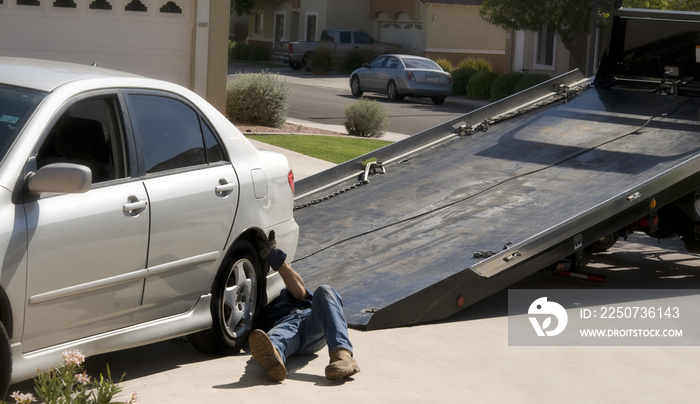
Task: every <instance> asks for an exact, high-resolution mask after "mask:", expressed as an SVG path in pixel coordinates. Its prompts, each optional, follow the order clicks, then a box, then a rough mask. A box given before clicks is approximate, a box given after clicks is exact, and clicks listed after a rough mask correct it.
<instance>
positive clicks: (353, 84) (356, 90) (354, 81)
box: [350, 76, 364, 97]
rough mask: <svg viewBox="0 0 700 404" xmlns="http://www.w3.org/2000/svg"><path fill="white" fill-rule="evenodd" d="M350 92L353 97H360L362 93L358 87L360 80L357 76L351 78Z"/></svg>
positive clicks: (360, 87) (359, 86)
mask: <svg viewBox="0 0 700 404" xmlns="http://www.w3.org/2000/svg"><path fill="white" fill-rule="evenodd" d="M350 91H352V95H354V96H355V97H361V96H362V93H363V92H364V91H362V86H361V85H360V78H359V77H357V76H352V80H350Z"/></svg>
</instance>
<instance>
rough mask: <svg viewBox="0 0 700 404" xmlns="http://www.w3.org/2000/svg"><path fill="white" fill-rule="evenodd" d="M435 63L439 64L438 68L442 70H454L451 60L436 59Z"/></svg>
mask: <svg viewBox="0 0 700 404" xmlns="http://www.w3.org/2000/svg"><path fill="white" fill-rule="evenodd" d="M435 63H437V64H438V66H440V68H442V70H444V71H446V72H448V73H449V72H451V71H452V70H454V67H453V66H452V62H450V61H449V60H447V59H445V58H439V59H436V60H435Z"/></svg>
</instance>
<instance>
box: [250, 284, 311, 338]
mask: <svg viewBox="0 0 700 404" xmlns="http://www.w3.org/2000/svg"><path fill="white" fill-rule="evenodd" d="M306 293H307V296H308V298H307V299H297V298H295V297H294V296H292V294H291V293H290V292H289V290H287V289H286V288H285V289H282V291H281V292H280V295H279V296H278V297H277V298H275V300H273V301H272V302H270V304H268V305H267V307H264V308H263V309H262V311H261V313H260V318H259V320H258V327H257V328H260V329H261V330H263V331H265V332H267V331H269V330H270V329H271V328H272V327H274V326H275V325H277V323H278V322H279V321H280V320H282V319H283V318H285V317H287V315H289V314H290V313H293V312H294V311H296V310H304V309H310V308H311V300H312V299H313V295H312V294H311V292H309V291H308V290H307V291H306Z"/></svg>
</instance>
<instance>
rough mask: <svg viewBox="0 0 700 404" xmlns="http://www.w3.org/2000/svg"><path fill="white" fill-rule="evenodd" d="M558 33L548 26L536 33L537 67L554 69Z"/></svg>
mask: <svg viewBox="0 0 700 404" xmlns="http://www.w3.org/2000/svg"><path fill="white" fill-rule="evenodd" d="M555 39H556V33H555V32H554V29H553V28H551V27H549V26H547V27H544V28H542V29H541V30H540V31H539V32H537V33H536V34H535V66H534V68H535V69H545V70H554V60H555V59H554V57H555V45H556V41H555Z"/></svg>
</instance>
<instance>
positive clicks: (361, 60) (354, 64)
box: [342, 47, 380, 73]
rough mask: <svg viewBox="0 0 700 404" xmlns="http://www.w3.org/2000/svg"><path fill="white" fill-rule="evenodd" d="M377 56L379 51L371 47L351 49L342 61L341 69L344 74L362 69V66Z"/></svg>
mask: <svg viewBox="0 0 700 404" xmlns="http://www.w3.org/2000/svg"><path fill="white" fill-rule="evenodd" d="M379 55H380V51H379V50H378V49H376V48H372V47H365V48H358V49H353V50H351V51H350V52H349V53H348V54H347V56H345V58H344V59H343V66H342V69H343V71H344V72H346V73H350V72H352V71H353V70H355V69H358V68H360V67H362V65H363V64H365V63H369V62H371V61H373V60H374V59H376V58H377V56H379Z"/></svg>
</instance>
